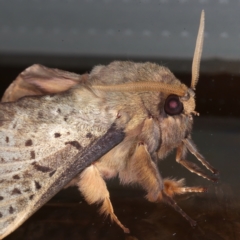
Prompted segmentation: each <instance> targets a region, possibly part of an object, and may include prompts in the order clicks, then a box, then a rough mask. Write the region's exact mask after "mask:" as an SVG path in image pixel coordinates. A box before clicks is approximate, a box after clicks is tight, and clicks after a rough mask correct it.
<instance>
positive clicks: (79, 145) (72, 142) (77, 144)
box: [65, 141, 82, 150]
mask: <svg viewBox="0 0 240 240" xmlns="http://www.w3.org/2000/svg"><path fill="white" fill-rule="evenodd" d="M66 144H70V145H72V146H73V147H75V148H76V149H77V150H80V149H82V146H81V144H80V143H79V142H78V141H69V142H65V145H66Z"/></svg>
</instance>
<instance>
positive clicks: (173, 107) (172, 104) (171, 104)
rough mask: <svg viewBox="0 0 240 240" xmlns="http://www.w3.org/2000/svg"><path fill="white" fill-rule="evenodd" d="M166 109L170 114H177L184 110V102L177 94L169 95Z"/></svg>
mask: <svg viewBox="0 0 240 240" xmlns="http://www.w3.org/2000/svg"><path fill="white" fill-rule="evenodd" d="M164 110H165V112H166V113H167V114H169V115H177V114H180V113H181V112H182V111H183V104H182V102H181V101H180V100H179V97H178V96H177V95H169V96H168V97H167V99H166V100H165V104H164Z"/></svg>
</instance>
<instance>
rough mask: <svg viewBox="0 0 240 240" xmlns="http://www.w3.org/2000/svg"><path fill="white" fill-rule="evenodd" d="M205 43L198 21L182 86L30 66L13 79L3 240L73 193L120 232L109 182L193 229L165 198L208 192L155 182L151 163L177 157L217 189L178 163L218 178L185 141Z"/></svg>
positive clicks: (156, 73) (4, 155)
mask: <svg viewBox="0 0 240 240" xmlns="http://www.w3.org/2000/svg"><path fill="white" fill-rule="evenodd" d="M203 35H204V12H202V15H201V21H200V27H199V32H198V38H197V43H196V48H195V53H194V58H193V64H192V82H191V86H190V87H187V86H186V85H184V84H182V83H181V82H180V81H179V80H178V79H176V77H175V76H174V75H173V74H172V73H171V72H170V71H169V69H167V68H165V67H163V66H159V65H157V64H154V63H149V62H147V63H134V62H112V63H110V64H109V65H107V66H96V67H94V69H93V70H92V71H91V72H90V73H89V74H85V75H77V74H74V73H69V72H65V71H62V70H58V69H50V68H46V67H44V66H41V65H33V66H31V67H29V68H27V69H26V70H25V71H24V72H22V73H21V74H20V75H19V76H18V77H17V79H16V80H15V81H14V82H13V83H12V84H11V85H10V87H9V88H8V89H7V90H6V92H5V94H4V96H3V99H2V101H3V102H4V103H1V104H0V149H1V151H0V172H1V174H0V183H1V184H0V238H1V239H2V238H4V237H6V236H7V235H8V234H10V233H11V232H12V231H14V230H15V229H16V228H17V227H18V226H20V225H21V224H22V223H23V222H24V221H25V220H26V219H27V218H28V217H29V216H30V215H32V214H33V213H34V212H35V211H36V210H37V209H39V208H40V207H41V206H42V205H43V204H44V203H46V202H47V201H48V200H49V199H50V198H51V197H52V196H53V195H54V194H56V193H57V192H58V191H60V190H61V189H62V188H63V187H65V186H72V185H76V186H78V188H79V190H80V191H81V193H82V194H83V196H84V198H85V199H86V201H87V202H88V203H89V204H93V203H100V204H101V207H100V212H101V213H103V214H105V215H107V216H109V217H110V218H111V219H112V221H114V222H115V223H116V224H118V225H119V226H120V227H121V228H122V229H123V231H124V232H126V233H128V232H129V229H128V228H126V227H125V226H124V225H123V224H122V223H121V222H120V220H118V218H117V216H116V215H115V214H114V210H113V207H112V204H111V201H110V196H109V192H108V190H107V187H106V184H105V180H107V179H110V178H113V177H116V176H118V177H119V179H120V182H121V183H122V184H131V183H138V184H139V185H140V186H141V187H142V188H143V189H144V190H145V191H146V193H147V195H146V198H147V199H148V200H149V201H151V202H159V201H164V202H166V203H167V204H169V205H171V206H172V207H173V208H174V209H175V210H176V211H178V212H179V213H180V214H181V215H182V216H183V217H185V218H186V219H187V220H188V221H189V222H190V224H191V225H192V226H194V225H196V222H195V221H194V220H192V219H191V218H190V217H189V216H188V215H187V214H186V213H185V212H184V211H183V210H182V209H181V208H180V207H179V206H178V205H177V203H176V202H175V201H174V200H173V196H174V195H175V194H183V193H188V192H204V191H205V190H206V189H205V188H203V187H186V186H184V184H183V180H182V179H181V180H174V179H162V177H161V175H160V173H159V171H158V168H157V161H158V160H159V159H163V158H164V157H165V156H166V155H168V154H169V153H170V152H171V151H172V150H173V149H177V154H176V161H177V162H178V163H180V164H182V165H183V166H184V167H185V168H187V169H188V170H189V171H191V172H193V173H196V174H197V175H199V176H201V177H203V178H206V179H208V180H212V181H217V177H216V176H214V175H208V174H206V173H205V172H204V171H203V170H202V169H201V168H200V167H198V166H197V165H196V164H195V163H192V162H189V161H187V160H186V158H185V156H186V153H187V151H189V152H191V153H192V154H193V155H194V156H195V157H196V158H197V159H198V160H199V161H200V162H201V163H202V164H203V165H204V166H205V167H206V168H207V169H208V170H210V171H211V172H212V173H213V174H215V175H216V174H217V170H216V169H215V168H213V167H212V166H211V165H210V164H209V163H208V162H207V161H206V160H205V159H204V157H203V156H202V155H201V154H200V153H199V152H198V150H197V149H196V147H195V145H194V143H193V141H192V139H191V128H192V124H193V117H192V115H196V114H197V113H196V112H195V100H194V95H195V94H194V90H195V86H196V84H197V81H198V77H199V67H200V58H201V52H202V45H203ZM27 95H35V96H27ZM37 95H40V96H37ZM24 96H25V97H24Z"/></svg>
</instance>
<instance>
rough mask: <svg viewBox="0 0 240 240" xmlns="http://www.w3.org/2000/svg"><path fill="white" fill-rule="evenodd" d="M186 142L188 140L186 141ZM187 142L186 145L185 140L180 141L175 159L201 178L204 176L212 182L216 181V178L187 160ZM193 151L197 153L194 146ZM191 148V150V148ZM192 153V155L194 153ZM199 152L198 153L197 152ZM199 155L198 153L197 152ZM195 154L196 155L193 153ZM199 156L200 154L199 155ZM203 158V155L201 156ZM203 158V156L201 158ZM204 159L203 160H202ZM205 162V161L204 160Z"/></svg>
mask: <svg viewBox="0 0 240 240" xmlns="http://www.w3.org/2000/svg"><path fill="white" fill-rule="evenodd" d="M187 142H188V141H187ZM188 146H189V144H188V145H186V144H185V141H184V142H182V144H181V145H180V146H179V147H178V148H177V156H176V161H177V162H178V163H180V164H182V165H183V166H184V167H185V168H187V169H188V170H189V171H190V172H193V173H195V174H197V175H199V176H201V177H203V178H206V179H208V180H211V181H213V182H216V181H217V180H218V178H216V177H212V176H208V175H207V174H206V173H205V172H204V171H203V170H202V169H201V168H200V167H198V166H197V165H196V164H195V163H192V162H189V161H187V160H186V159H185V156H186V153H187V148H188ZM193 149H194V151H195V154H197V153H198V152H197V150H196V148H193ZM193 149H191V150H193ZM195 154H194V155H195ZM198 154H199V153H198ZM199 155H200V154H199ZM195 156H196V155H195ZM200 156H201V155H200ZM202 158H203V157H202ZM203 159H204V158H203ZM204 161H205V160H204ZM205 162H206V161H205Z"/></svg>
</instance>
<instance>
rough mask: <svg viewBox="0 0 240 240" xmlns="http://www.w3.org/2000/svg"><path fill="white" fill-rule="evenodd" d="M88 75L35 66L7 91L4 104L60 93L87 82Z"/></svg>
mask: <svg viewBox="0 0 240 240" xmlns="http://www.w3.org/2000/svg"><path fill="white" fill-rule="evenodd" d="M87 79H88V74H83V75H78V74H75V73H71V72H67V71H63V70H59V69H54V68H47V67H45V66H43V65H40V64H34V65H32V66H31V67H29V68H27V69H25V70H24V71H23V72H22V73H20V74H19V75H18V76H17V78H16V79H15V80H14V81H13V82H12V83H11V84H10V85H9V87H8V88H7V90H6V91H5V93H4V95H3V97H2V102H14V101H16V100H17V99H19V98H21V97H23V96H33V95H46V94H52V93H59V92H64V91H66V90H68V89H69V88H71V87H73V86H75V85H77V84H79V83H83V82H86V81H87Z"/></svg>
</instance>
